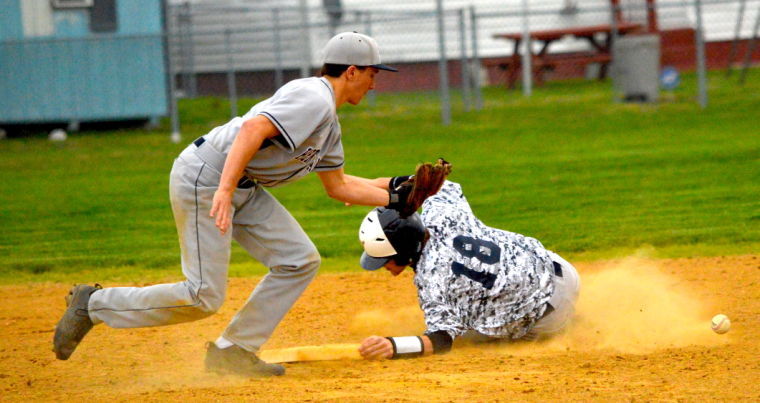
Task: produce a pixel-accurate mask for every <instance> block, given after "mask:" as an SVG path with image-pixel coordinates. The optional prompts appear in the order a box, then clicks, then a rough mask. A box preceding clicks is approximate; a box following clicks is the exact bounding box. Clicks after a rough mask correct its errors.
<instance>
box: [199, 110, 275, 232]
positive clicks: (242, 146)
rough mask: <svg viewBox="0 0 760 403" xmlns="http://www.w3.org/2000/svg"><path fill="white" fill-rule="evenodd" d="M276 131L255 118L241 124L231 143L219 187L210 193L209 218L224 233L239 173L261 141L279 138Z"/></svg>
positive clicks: (258, 117) (230, 218) (227, 225)
mask: <svg viewBox="0 0 760 403" xmlns="http://www.w3.org/2000/svg"><path fill="white" fill-rule="evenodd" d="M279 134H280V132H279V131H278V130H277V128H276V127H275V126H274V124H272V122H270V121H269V119H267V118H265V117H264V116H261V115H257V116H255V117H253V118H251V119H248V120H246V121H245V122H243V125H242V126H241V127H240V131H239V132H238V135H237V137H235V141H234V142H233V143H232V147H231V148H230V152H229V153H228V154H227V160H226V161H225V162H224V169H223V170H222V176H221V178H220V179H219V188H217V190H216V192H215V193H214V201H213V204H212V205H211V212H210V214H209V215H210V216H211V217H216V227H217V228H219V232H221V233H222V234H224V233H225V232H227V229H228V228H229V226H230V221H231V220H232V217H231V216H232V211H231V207H232V195H233V193H234V192H235V189H236V188H237V183H238V181H239V180H240V178H241V177H242V176H243V170H244V169H245V166H246V165H247V164H248V162H249V161H250V160H251V158H253V156H254V155H255V154H256V152H257V151H259V148H261V144H262V143H263V142H264V140H266V139H268V138H273V137H275V136H277V135H279Z"/></svg>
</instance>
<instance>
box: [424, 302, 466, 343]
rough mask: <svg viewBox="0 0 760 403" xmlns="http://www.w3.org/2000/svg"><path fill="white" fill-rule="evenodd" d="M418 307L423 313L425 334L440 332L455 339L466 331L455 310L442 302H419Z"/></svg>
mask: <svg viewBox="0 0 760 403" xmlns="http://www.w3.org/2000/svg"><path fill="white" fill-rule="evenodd" d="M420 307H421V308H422V311H423V312H424V313H425V325H426V326H427V332H429V333H433V332H437V331H440V330H442V331H444V332H446V333H448V334H449V336H451V338H452V339H455V338H457V337H459V336H461V335H463V334H464V333H465V332H466V331H467V327H466V326H465V325H464V323H462V320H461V316H460V315H459V313H458V312H457V311H456V309H455V308H454V307H452V306H450V305H448V304H446V303H444V302H443V301H441V300H433V299H431V300H425V301H421V304H420Z"/></svg>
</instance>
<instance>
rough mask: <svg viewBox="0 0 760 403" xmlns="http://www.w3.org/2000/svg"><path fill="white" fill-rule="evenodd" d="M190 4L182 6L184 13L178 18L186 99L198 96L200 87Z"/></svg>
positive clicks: (183, 86) (183, 85) (186, 3)
mask: <svg viewBox="0 0 760 403" xmlns="http://www.w3.org/2000/svg"><path fill="white" fill-rule="evenodd" d="M190 7H191V6H190V3H189V2H185V3H184V4H183V5H182V12H181V13H180V16H179V18H178V22H179V24H178V25H179V26H180V31H179V32H180V35H181V38H182V39H181V40H182V53H183V57H182V59H183V62H184V69H183V70H184V71H183V72H182V76H183V78H182V89H183V90H184V91H185V96H186V97H191V98H192V97H195V96H197V95H198V87H197V84H196V81H195V44H194V43H193V21H192V10H191V9H190Z"/></svg>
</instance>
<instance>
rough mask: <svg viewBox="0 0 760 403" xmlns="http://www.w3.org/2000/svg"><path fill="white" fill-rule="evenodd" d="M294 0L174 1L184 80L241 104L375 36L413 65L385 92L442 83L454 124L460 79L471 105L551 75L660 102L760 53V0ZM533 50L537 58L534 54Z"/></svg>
mask: <svg viewBox="0 0 760 403" xmlns="http://www.w3.org/2000/svg"><path fill="white" fill-rule="evenodd" d="M283 3H286V4H285V5H282V4H283ZM287 3H288V2H277V4H278V5H277V6H272V7H262V5H261V2H247V1H236V2H224V1H206V2H180V3H175V4H173V6H172V7H171V8H170V13H169V33H170V41H169V42H170V44H171V55H172V57H171V60H172V64H173V69H172V70H173V72H174V76H175V82H176V84H177V89H178V91H176V92H175V93H176V94H178V95H179V96H187V97H194V96H198V95H210V94H213V95H222V94H227V95H228V96H229V98H230V99H231V101H232V102H231V104H232V107H231V111H230V113H231V114H232V115H236V114H237V112H238V111H237V110H236V107H235V104H236V97H237V96H238V95H240V94H245V95H266V94H271V93H272V92H273V91H275V90H276V89H277V88H278V87H279V86H281V85H282V84H283V83H284V82H286V81H288V80H291V79H293V78H297V77H303V76H308V75H312V74H314V73H315V72H316V70H317V69H318V68H319V67H320V58H321V55H320V49H321V47H322V46H323V45H324V43H326V42H327V40H328V39H329V38H330V37H331V36H332V35H334V34H335V33H336V32H342V31H357V32H362V33H366V34H368V35H371V36H373V37H375V39H376V40H377V41H378V43H380V45H381V54H382V57H383V62H384V63H388V64H393V65H396V66H399V67H400V68H401V71H402V72H401V73H400V74H398V75H394V76H393V77H392V78H391V79H388V80H381V81H380V82H379V83H378V88H377V92H384V91H419V90H429V91H438V92H439V94H440V103H441V118H442V121H443V122H444V123H448V122H449V121H450V119H451V114H450V108H451V102H450V94H449V93H450V89H452V88H455V89H457V94H458V96H461V97H462V100H463V102H462V105H463V107H464V108H465V109H470V108H481V107H482V105H483V103H482V95H481V93H480V88H481V87H482V86H484V85H504V86H505V87H506V88H507V89H512V88H521V89H522V93H523V94H525V95H530V94H531V93H532V89H533V88H535V87H537V86H542V85H544V83H546V82H548V81H554V80H563V79H570V78H585V79H588V80H607V79H611V80H612V81H613V83H614V87H613V88H614V93H615V94H614V96H615V98H616V99H624V100H635V101H655V100H657V94H658V92H659V89H660V87H661V86H666V87H667V86H669V85H674V84H676V83H677V80H678V74H677V73H678V72H679V71H690V70H696V71H697V76H698V82H699V86H698V87H699V93H698V97H697V99H698V100H699V102H700V104H701V105H703V106H706V105H707V91H706V88H707V86H706V81H705V80H706V76H705V71H706V69H707V68H720V67H724V68H725V67H726V66H729V65H732V63H734V64H735V63H739V62H740V63H741V65H742V67H743V66H745V65H746V66H748V65H749V64H751V62H752V61H753V60H756V59H757V56H754V59H753V56H752V47H753V43H754V40H753V39H752V38H756V37H757V27H756V26H757V21H758V20H760V17H758V14H759V13H758V9H759V8H760V0H661V1H653V0H588V1H584V2H582V3H581V2H580V1H577V0H531V1H530V2H528V1H526V0H513V1H508V2H501V1H498V2H497V1H487V0H484V1H475V2H465V1H457V0H448V1H442V0H441V1H435V0H431V1H425V2H415V3H413V4H409V3H408V2H399V1H396V0H394V1H389V2H388V4H384V5H383V6H382V7H380V6H376V5H374V4H373V3H372V2H368V1H360V0H356V1H353V2H351V1H344V2H341V1H338V0H335V1H327V0H326V1H323V2H322V4H321V5H319V6H317V7H315V6H314V4H313V3H314V2H311V1H305V0H302V1H299V2H292V3H293V4H287ZM344 3H351V5H350V6H349V5H346V4H344ZM526 43H527V44H528V45H526ZM528 52H529V53H530V55H531V57H522V56H525V55H527V54H528ZM663 67H668V69H666V70H665V71H664V72H663V71H662V68H663ZM369 98H370V99H369V102H372V100H373V96H372V95H370V97H369Z"/></svg>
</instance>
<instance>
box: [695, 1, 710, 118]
mask: <svg viewBox="0 0 760 403" xmlns="http://www.w3.org/2000/svg"><path fill="white" fill-rule="evenodd" d="M694 7H695V11H696V15H697V32H696V41H697V86H698V99H699V106H701V107H702V108H703V109H704V108H706V107H707V73H706V67H705V38H704V25H703V20H702V0H696V1H695V2H694Z"/></svg>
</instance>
